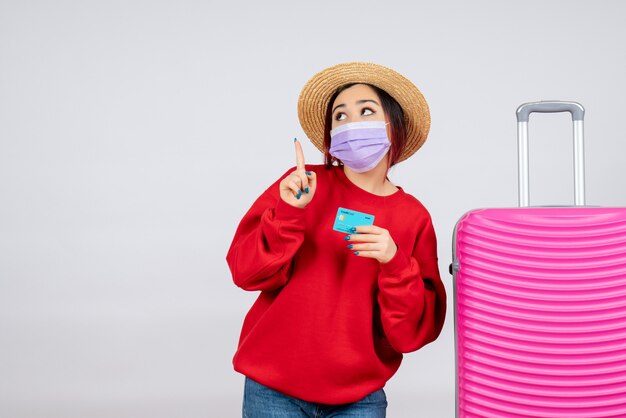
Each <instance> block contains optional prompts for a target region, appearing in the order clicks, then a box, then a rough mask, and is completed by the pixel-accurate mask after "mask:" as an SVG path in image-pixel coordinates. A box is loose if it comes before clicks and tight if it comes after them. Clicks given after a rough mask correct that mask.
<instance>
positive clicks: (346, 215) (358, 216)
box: [333, 208, 374, 234]
mask: <svg viewBox="0 0 626 418" xmlns="http://www.w3.org/2000/svg"><path fill="white" fill-rule="evenodd" d="M373 224H374V215H370V214H368V213H363V212H357V211H356V210H351V209H345V208H339V210H337V217H336V218H335V225H334V226H333V229H334V230H335V231H338V232H345V233H346V234H353V233H354V232H352V231H350V228H352V227H356V226H363V225H373Z"/></svg>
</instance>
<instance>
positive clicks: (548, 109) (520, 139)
mask: <svg viewBox="0 0 626 418" xmlns="http://www.w3.org/2000/svg"><path fill="white" fill-rule="evenodd" d="M535 112H538V113H556V112H570V114H571V115H572V121H573V123H574V195H575V204H576V206H584V205H585V155H584V132H583V123H584V118H585V108H584V107H583V106H582V105H581V104H580V103H576V102H562V101H542V102H532V103H524V104H522V105H521V106H520V107H518V108H517V112H516V114H517V157H518V159H517V162H518V176H517V179H518V192H519V206H520V207H528V206H530V190H529V183H530V182H529V176H528V118H529V116H530V114H531V113H535Z"/></svg>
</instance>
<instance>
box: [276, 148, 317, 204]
mask: <svg viewBox="0 0 626 418" xmlns="http://www.w3.org/2000/svg"><path fill="white" fill-rule="evenodd" d="M294 144H295V146H296V170H295V171H293V172H291V173H290V174H289V175H288V176H287V177H285V178H284V179H283V180H282V181H281V182H280V197H281V199H283V200H284V201H285V202H286V203H289V204H290V205H291V206H295V207H297V208H304V207H306V205H308V204H309V203H310V202H311V200H312V199H313V195H314V194H315V189H316V186H317V177H316V176H315V172H313V171H305V168H304V152H302V145H300V142H299V141H298V140H297V139H294Z"/></svg>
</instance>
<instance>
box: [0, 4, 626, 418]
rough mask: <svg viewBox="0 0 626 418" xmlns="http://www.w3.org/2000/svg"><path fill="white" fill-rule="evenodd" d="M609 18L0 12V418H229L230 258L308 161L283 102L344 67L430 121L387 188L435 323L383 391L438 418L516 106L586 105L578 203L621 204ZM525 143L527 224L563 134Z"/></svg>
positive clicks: (265, 11) (512, 199)
mask: <svg viewBox="0 0 626 418" xmlns="http://www.w3.org/2000/svg"><path fill="white" fill-rule="evenodd" d="M625 4H626V3H624V2H621V1H619V0H615V1H602V2H599V1H598V2H591V1H580V0H575V1H574V0H559V1H545V0H544V1H537V0H532V1H527V2H518V1H486V0H482V1H461V0H457V1H430V2H426V1H408V0H407V1H387V2H374V1H366V0H362V1H353V0H346V1H329V0H322V1H314V2H313V1H309V2H298V1H287V0H282V1H265V2H253V1H249V2H243V1H229V2H226V1H223V2H220V3H217V2H214V1H191V0H179V1H147V0H145V1H122V0H115V1H107V2H95V1H92V2H85V1H55V2H53V1H48V2H46V1H17V0H16V1H0V416H2V417H11V418H13V417H15V418H19V417H32V418H35V417H63V418H70V417H87V416H88V417H116V418H123V417H152V418H154V417H157V418H158V417H226V418H228V417H237V416H240V408H241V398H242V390H243V386H242V385H243V377H242V376H241V375H239V374H238V373H236V372H234V371H233V370H232V365H231V359H232V355H233V354H234V352H235V348H236V344H237V338H238V335H239V330H240V327H241V322H242V320H243V317H244V315H245V313H246V312H247V309H248V308H249V307H250V305H251V304H252V302H253V301H254V299H255V298H256V296H257V295H256V293H247V292H244V291H243V290H240V289H238V288H236V287H235V286H234V285H233V284H232V281H231V278H230V274H229V271H228V268H227V265H226V262H225V255H226V251H227V248H228V246H229V244H230V240H231V238H232V235H233V233H234V231H235V228H236V226H237V224H238V222H239V219H240V218H241V216H242V215H243V214H244V212H245V211H246V210H247V209H248V207H249V206H250V204H251V203H252V202H253V201H254V199H255V198H256V197H257V196H258V195H259V194H260V193H261V192H262V191H263V190H264V189H265V188H266V187H267V186H268V185H269V184H270V183H271V182H273V181H274V180H275V179H276V178H277V177H278V176H279V175H280V174H282V173H283V172H284V171H285V170H286V169H287V168H289V167H290V166H292V165H293V164H294V156H293V145H292V144H293V143H292V140H293V137H294V136H298V137H299V138H301V139H302V140H303V142H304V150H305V155H306V158H307V162H310V163H320V162H321V161H322V158H321V155H320V154H319V152H317V150H316V149H315V148H314V147H313V145H312V144H310V143H309V142H308V141H306V140H305V136H304V134H303V132H302V130H301V128H300V126H299V123H298V119H297V113H296V102H297V98H298V94H299V92H300V89H301V88H302V86H303V85H304V83H305V82H306V81H307V80H308V79H309V78H310V77H311V76H312V75H313V74H314V73H315V72H317V71H319V70H321V69H323V68H326V67H328V66H330V65H333V64H336V63H339V62H346V61H352V60H361V61H373V62H377V63H380V64H383V65H387V66H389V67H392V68H394V69H396V70H398V71H399V72H401V73H403V74H404V75H406V76H407V77H408V78H410V79H411V80H413V81H414V82H415V84H416V85H417V86H418V87H420V89H421V90H422V91H423V93H424V95H425V96H426V98H427V100H428V102H429V104H430V108H431V112H432V130H431V133H430V136H429V139H428V141H427V143H426V145H425V146H424V147H423V148H422V150H420V151H419V152H418V153H417V154H416V155H415V156H414V157H412V158H411V159H409V160H408V161H406V162H404V163H402V164H400V165H399V166H398V167H397V168H396V169H394V171H393V172H392V175H391V178H392V180H393V181H394V182H395V183H396V184H399V185H401V186H403V187H404V188H405V190H406V191H407V192H409V193H411V194H413V195H415V196H416V197H418V198H419V199H420V200H422V202H423V203H424V204H425V205H426V206H427V207H428V208H429V210H430V212H431V213H432V215H433V219H434V222H435V226H436V230H437V233H438V237H439V245H440V247H439V250H440V268H441V270H442V273H443V276H444V280H445V283H446V285H447V289H448V291H449V295H450V309H449V315H448V319H447V322H446V326H445V329H444V332H443V334H442V336H441V337H440V338H439V340H437V341H436V342H435V343H433V344H431V345H429V346H427V347H426V348H424V349H423V350H420V351H418V352H416V353H412V354H409V355H407V356H406V357H405V360H404V363H403V365H402V367H401V368H400V371H399V372H398V373H397V374H396V376H394V378H393V379H392V380H391V381H390V382H389V383H388V384H387V387H386V391H387V395H388V398H389V402H390V406H389V409H388V415H389V416H390V417H393V418H402V417H407V418H408V417H417V416H420V417H435V418H448V417H451V416H453V413H454V347H453V316H452V312H453V310H452V282H451V277H450V276H449V275H448V274H447V266H448V264H449V262H450V260H451V250H450V247H451V237H452V230H453V228H454V224H455V222H456V220H457V219H458V218H459V217H460V216H461V215H462V214H463V213H464V212H466V211H467V210H470V209H472V208H477V207H488V206H514V205H515V204H516V203H517V198H516V193H517V192H516V144H515V117H514V112H515V109H516V108H517V106H518V105H519V104H521V103H522V102H526V101H534V100H540V99H567V100H577V101H580V102H581V103H582V104H583V105H584V106H585V107H586V108H587V118H586V122H587V125H586V138H587V143H586V156H587V187H588V194H587V198H588V202H589V203H590V204H595V205H607V206H625V205H626V193H625V192H624V190H626V164H625V160H626V157H625V152H626V135H625V134H624V131H623V119H624V108H623V104H624V97H626V77H625V76H624V74H625V73H626V71H625V70H626V54H624V41H625V40H626V26H625V25H624V24H623V17H624V15H625V12H626V5H625ZM530 132H531V158H532V166H531V169H532V174H531V187H532V196H533V199H532V203H534V204H543V205H545V204H554V203H557V204H558V203H561V204H569V203H571V202H573V197H572V191H571V190H572V183H573V182H572V180H571V178H572V177H571V151H570V145H571V140H570V135H571V128H570V124H569V121H568V116H567V115H559V116H552V117H550V116H546V115H534V116H532V117H531V131H530Z"/></svg>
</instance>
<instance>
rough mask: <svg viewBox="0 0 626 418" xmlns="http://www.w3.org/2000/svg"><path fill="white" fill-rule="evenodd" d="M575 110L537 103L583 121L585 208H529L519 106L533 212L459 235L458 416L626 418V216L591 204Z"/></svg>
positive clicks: (479, 221) (473, 219)
mask: <svg viewBox="0 0 626 418" xmlns="http://www.w3.org/2000/svg"><path fill="white" fill-rule="evenodd" d="M563 103H567V102H551V105H550V106H547V107H546V106H545V105H546V103H545V102H540V103H532V104H527V105H529V106H528V107H530V112H529V113H532V112H534V111H550V112H552V111H563V110H567V111H571V113H572V116H573V119H574V121H575V123H576V121H577V119H575V118H576V117H579V118H580V119H579V122H580V123H579V126H578V127H575V129H574V133H575V141H576V142H577V145H576V146H575V165H576V205H577V206H573V207H529V206H528V183H527V177H528V176H527V175H528V170H527V131H526V126H525V125H523V124H524V123H527V122H528V119H527V115H526V120H525V121H524V120H522V121H520V114H519V113H520V112H519V109H518V141H519V151H520V152H519V156H520V165H519V167H520V176H519V177H520V189H519V190H520V206H521V207H518V208H502V209H478V210H473V211H470V212H468V213H467V214H465V215H464V216H463V217H462V218H461V219H460V220H459V221H458V223H457V225H456V227H455V232H454V238H453V264H452V272H453V276H454V292H455V295H454V297H455V344H456V356H457V358H456V362H457V368H456V370H457V377H456V378H457V382H456V390H457V396H456V399H457V417H463V418H469V417H489V418H501V417H502V418H504V417H507V418H522V417H523V418H529V417H546V418H547V417H562V418H576V417H585V418H591V417H626V208H599V207H588V206H585V205H584V173H583V158H582V156H581V154H582V117H583V115H584V113H583V114H581V115H575V113H574V111H575V110H576V109H573V110H574V111H572V106H571V103H567V104H566V105H564V104H563ZM527 105H523V106H527ZM576 105H577V106H580V105H578V104H576ZM533 106H535V107H534V108H533ZM521 108H522V107H520V109H521ZM546 108H547V109H548V110H545V109H546ZM537 109H538V110H537ZM580 109H582V106H581V107H580ZM526 110H528V108H527V109H526ZM523 118H524V115H522V119H523ZM520 125H523V126H520ZM524 141H526V144H524V143H523V142H524ZM581 173H582V174H581Z"/></svg>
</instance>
